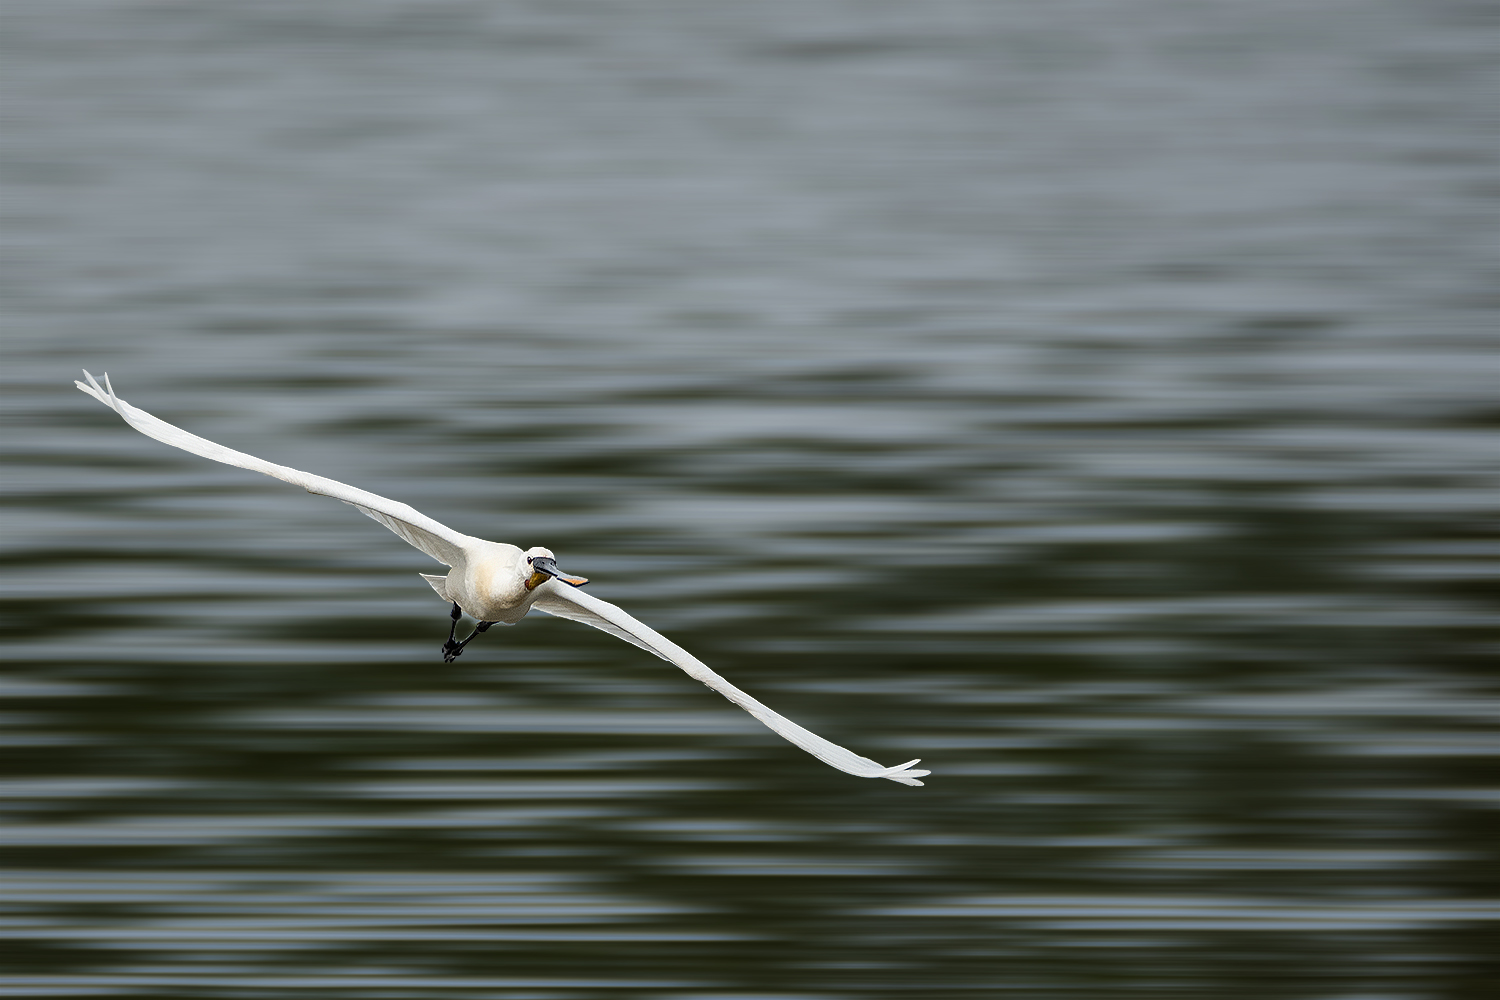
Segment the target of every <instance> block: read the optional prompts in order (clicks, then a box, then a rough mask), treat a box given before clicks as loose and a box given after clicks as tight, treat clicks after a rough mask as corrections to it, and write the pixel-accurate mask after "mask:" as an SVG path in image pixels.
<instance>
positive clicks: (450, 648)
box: [443, 604, 495, 663]
mask: <svg viewBox="0 0 1500 1000" xmlns="http://www.w3.org/2000/svg"><path fill="white" fill-rule="evenodd" d="M459 614H460V612H459V610H458V605H457V604H455V605H453V615H452V618H453V625H452V626H451V627H450V628H449V629H448V641H447V642H445V643H443V662H444V663H452V662H453V661H454V660H456V659H458V658H459V657H460V656H462V655H463V652H464V647H465V646H467V645H468V644H469V643H470V642H472V641H473V639H474V637H475V636H476V635H478V634H479V633H481V632H487V631H489V627H490V626H491V625H493V624H495V623H494V622H480V623H479V624H477V625H475V626H474V631H472V632H470V633H469V634H468V635H466V636H464V637H463V639H462V641H459V642H454V641H453V634H454V632H455V630H457V628H458V616H459Z"/></svg>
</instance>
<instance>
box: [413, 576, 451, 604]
mask: <svg viewBox="0 0 1500 1000" xmlns="http://www.w3.org/2000/svg"><path fill="white" fill-rule="evenodd" d="M417 575H418V576H420V577H421V578H422V579H424V580H426V581H427V585H428V586H429V587H431V588H432V589H433V590H435V591H437V595H438V596H439V597H441V598H442V599H443V600H445V601H450V602H451V601H452V600H453V598H451V597H449V596H448V578H447V577H446V576H438V575H437V574H435V573H418V574H417Z"/></svg>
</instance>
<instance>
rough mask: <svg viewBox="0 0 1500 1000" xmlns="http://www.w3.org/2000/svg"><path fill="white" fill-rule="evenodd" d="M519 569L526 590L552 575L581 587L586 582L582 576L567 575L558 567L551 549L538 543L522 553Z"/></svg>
mask: <svg viewBox="0 0 1500 1000" xmlns="http://www.w3.org/2000/svg"><path fill="white" fill-rule="evenodd" d="M519 569H520V572H521V575H522V576H524V577H525V578H526V589H527V590H534V589H536V588H537V587H539V586H541V585H542V584H543V583H546V582H547V580H548V579H549V578H551V577H554V576H555V577H557V578H558V579H559V580H561V581H562V582H563V583H571V584H572V585H573V586H575V587H582V586H583V585H584V584H585V583H588V580H587V579H585V578H584V577H581V576H569V575H568V574H566V573H564V572H563V571H562V570H560V569H558V568H557V557H556V556H554V555H553V554H552V550H551V549H544V548H542V547H541V546H540V545H537V546H533V547H532V548H529V549H527V550H526V551H525V552H524V553H522V555H521V564H520V566H519Z"/></svg>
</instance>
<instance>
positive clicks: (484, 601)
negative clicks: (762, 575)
mask: <svg viewBox="0 0 1500 1000" xmlns="http://www.w3.org/2000/svg"><path fill="white" fill-rule="evenodd" d="M83 374H84V377H85V378H86V379H88V382H87V384H85V383H83V382H74V383H73V384H74V385H76V386H78V388H79V389H82V390H83V391H84V392H86V393H88V394H89V395H90V396H93V397H94V398H95V399H97V400H98V401H99V402H101V403H103V404H104V405H105V406H108V407H109V408H110V409H112V410H114V411H115V412H116V413H118V414H119V415H120V416H121V417H123V418H124V419H125V422H126V423H127V424H129V425H130V426H131V427H134V428H135V429H136V430H138V431H140V432H141V433H142V434H144V435H146V436H147V437H151V438H155V439H156V440H158V441H161V442H162V443H164V444H169V445H171V446H172V447H174V448H181V449H182V450H183V451H187V452H191V453H192V454H194V455H199V456H202V457H203V458H209V459H213V460H214V461H215V462H223V463H224V464H225V465H235V466H238V467H240V468H241V469H249V470H251V471H252V472H260V473H263V474H265V475H267V476H274V477H276V478H277V479H281V480H285V481H286V482H288V483H291V484H293V485H294V486H300V487H302V488H303V489H305V490H307V492H309V493H318V494H321V495H323V496H328V497H333V498H334V499H335V500H342V501H343V502H344V503H347V504H349V505H351V506H353V507H354V508H356V509H357V510H359V511H360V512H361V513H364V514H367V515H369V516H370V517H372V518H374V519H375V520H377V521H379V522H380V523H381V524H383V525H385V526H386V527H387V528H389V529H391V530H392V531H394V532H395V533H396V534H397V535H400V536H401V538H402V539H403V540H405V541H406V542H407V543H409V544H411V545H413V546H415V547H416V548H419V549H421V550H422V551H423V552H425V553H427V554H428V555H429V556H431V557H432V558H434V559H436V560H437V561H438V562H440V563H443V564H444V565H446V566H447V567H448V573H447V574H445V575H437V574H432V573H422V574H420V575H421V577H422V579H424V580H426V581H427V583H428V584H429V585H430V586H431V587H432V589H433V590H434V591H436V592H437V595H438V596H439V597H441V598H442V599H443V600H445V601H447V602H448V603H450V604H451V605H452V606H453V607H452V611H451V613H450V615H449V617H450V618H451V619H452V625H451V626H450V627H449V629H448V641H447V642H445V643H444V644H443V648H442V652H443V659H444V661H446V662H452V661H453V660H454V659H455V658H457V657H458V656H459V655H460V654H461V653H462V652H463V650H464V647H465V646H467V645H468V644H469V642H470V641H471V640H473V638H474V637H475V636H477V635H478V634H479V633H481V632H484V631H486V630H487V629H489V628H490V627H491V626H492V625H514V624H515V623H516V622H518V621H520V620H521V619H522V618H524V617H526V613H527V612H528V611H531V610H532V609H533V608H535V609H536V610H538V611H544V612H546V613H547V614H549V615H556V616H557V617H559V618H568V619H571V620H573V621H576V622H583V623H584V624H585V625H592V626H593V627H594V628H597V629H601V630H603V631H605V632H608V633H609V634H610V635H613V636H616V637H617V638H620V639H624V640H625V641H626V642H628V643H631V644H633V645H636V646H639V647H640V648H642V649H644V650H646V651H647V652H648V653H652V654H654V655H656V656H659V657H660V658H662V659H663V660H666V661H667V662H668V663H671V664H675V665H676V666H678V667H681V668H682V670H683V671H684V672H685V673H686V674H687V675H688V676H689V677H691V678H693V679H694V680H696V681H699V682H701V683H703V684H706V685H707V686H708V687H710V688H712V689H713V690H715V691H717V692H719V694H721V695H723V696H724V697H725V698H728V699H729V700H730V701H732V702H734V703H735V704H736V705H738V706H739V707H740V708H743V709H744V710H745V711H747V712H749V713H750V714H751V715H753V716H755V717H756V718H757V719H759V720H760V721H761V722H763V723H765V724H766V725H767V726H768V727H770V729H771V730H772V731H773V732H775V733H777V734H779V735H780V736H783V737H785V738H786V739H788V740H790V741H791V742H792V743H794V744H796V745H797V746H799V747H801V748H802V749H803V750H806V751H807V752H808V753H810V754H812V755H813V756H814V757H816V758H818V759H819V760H821V761H823V763H825V764H829V765H831V766H833V767H836V768H838V769H839V770H840V771H845V772H848V773H849V774H853V775H857V776H858V777H861V778H889V779H890V780H892V781H899V782H901V783H902V784H903V785H920V784H922V782H921V781H919V780H917V779H918V778H920V777H922V776H923V775H927V774H931V773H932V772H930V771H925V770H919V769H916V768H914V767H913V765H915V764H917V763H919V762H920V759H918V760H912V761H907V762H906V763H905V764H898V765H897V766H895V767H886V766H885V765H883V764H878V763H876V762H875V761H873V760H871V759H870V758H868V757H861V756H860V755H859V754H857V753H854V752H853V751H852V750H846V749H844V748H843V747H841V746H839V745H838V744H836V743H830V742H829V741H828V740H825V739H823V737H821V736H818V735H817V734H816V733H811V732H809V731H807V730H806V729H803V728H802V727H801V726H799V725H797V724H796V723H795V722H793V721H792V720H790V719H788V718H786V717H785V716H783V715H780V714H779V713H777V712H773V711H772V710H771V709H769V708H767V707H766V706H765V705H763V704H761V703H760V702H759V701H757V700H756V699H754V698H752V697H750V696H749V695H748V694H746V693H745V692H743V691H741V690H740V689H739V688H737V687H735V686H734V685H733V684H731V683H729V682H728V681H727V680H725V679H724V678H723V677H720V676H719V675H718V674H716V673H714V672H713V671H712V670H710V669H709V668H708V667H707V666H706V665H705V664H704V663H703V661H701V660H699V659H698V658H697V657H695V656H693V655H692V654H691V653H689V652H688V651H687V650H685V649H683V648H682V647H681V646H679V645H677V644H676V643H675V642H672V641H671V640H670V639H668V638H666V637H665V636H663V635H662V634H661V633H660V632H657V631H656V630H655V629H652V628H650V627H649V626H647V625H644V624H642V623H641V622H638V621H636V620H635V619H634V618H632V617H631V616H630V615H628V614H626V613H625V612H624V611H621V610H620V609H619V608H617V607H615V606H614V605H613V604H610V603H609V602H607V601H601V600H599V598H597V597H594V596H593V595H591V594H586V593H584V592H583V591H581V590H579V589H578V588H579V587H581V586H582V585H583V584H585V583H587V582H588V581H587V580H585V579H584V578H583V577H578V576H570V575H568V574H566V573H564V572H563V571H562V570H560V569H559V568H558V566H557V557H556V556H555V555H553V553H552V552H551V551H550V550H548V549H545V548H542V547H540V546H537V547H533V548H529V549H522V548H520V547H519V546H516V545H507V544H505V543H504V542H488V541H485V540H484V539H482V538H475V537H473V536H472V535H465V534H461V533H460V532H457V531H454V530H453V529H452V528H450V527H448V526H447V525H445V524H440V523H438V522H437V521H434V520H433V519H432V518H430V517H428V516H426V515H425V514H421V513H418V512H417V511H416V510H414V509H413V508H411V507H409V506H407V505H406V504H404V503H397V502H396V501H395V500H387V499H386V498H385V497H382V496H376V495H375V494H374V493H367V492H365V491H364V490H361V489H356V488H355V487H353V486H346V485H345V484H343V483H340V482H335V481H334V480H332V479H324V478H323V477H322V476H315V475H313V474H311V473H308V472H299V471H297V470H296V469H289V468H287V467H286V466H284V465H276V464H274V463H272V462H267V461H264V460H263V459H259V458H256V457H255V456H253V455H246V454H245V453H244V452H241V451H235V450H233V449H231V448H226V447H224V446H223V445H221V444H215V443H214V442H212V441H209V440H207V439H206V438H201V437H198V436H197V435H196V434H190V433H188V432H187V431H185V430H183V429H182V428H180V427H176V426H173V425H172V424H169V423H167V422H166V421H165V420H162V419H160V418H159V417H154V416H152V415H151V414H149V413H147V412H146V411H145V410H142V409H140V408H139V407H135V406H131V405H130V404H129V403H127V402H125V400H123V399H121V398H119V397H118V396H116V395H115V391H114V388H113V387H112V386H111V385H110V383H109V375H108V374H106V375H105V376H104V385H103V386H100V384H99V383H98V382H97V381H95V380H94V376H92V375H90V374H89V373H88V372H87V371H85V372H84V373H83ZM462 614H468V615H469V616H470V617H472V618H474V619H476V620H477V622H478V624H477V625H476V626H475V628H474V630H473V631H472V632H470V633H469V635H468V636H467V637H465V638H464V639H461V640H460V639H457V638H456V630H457V627H458V621H459V617H460V615H462Z"/></svg>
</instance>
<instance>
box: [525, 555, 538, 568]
mask: <svg viewBox="0 0 1500 1000" xmlns="http://www.w3.org/2000/svg"><path fill="white" fill-rule="evenodd" d="M534 558H536V557H535V556H527V557H526V565H528V566H530V565H531V561H532V560H533V559H534Z"/></svg>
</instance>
